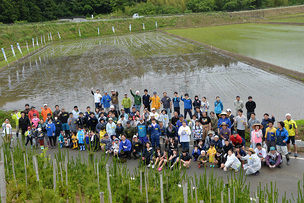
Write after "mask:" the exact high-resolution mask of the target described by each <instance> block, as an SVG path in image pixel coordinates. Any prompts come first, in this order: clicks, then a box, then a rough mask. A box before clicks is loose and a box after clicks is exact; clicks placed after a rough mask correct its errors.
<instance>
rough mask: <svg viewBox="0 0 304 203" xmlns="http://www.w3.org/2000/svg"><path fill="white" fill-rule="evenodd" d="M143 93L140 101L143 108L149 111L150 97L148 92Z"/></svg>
mask: <svg viewBox="0 0 304 203" xmlns="http://www.w3.org/2000/svg"><path fill="white" fill-rule="evenodd" d="M144 93H145V94H144V95H143V96H142V101H143V105H144V108H145V109H148V111H151V107H150V104H151V100H150V95H149V94H148V90H147V89H145V90H144Z"/></svg>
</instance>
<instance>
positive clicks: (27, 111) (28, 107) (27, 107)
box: [23, 104, 30, 117]
mask: <svg viewBox="0 0 304 203" xmlns="http://www.w3.org/2000/svg"><path fill="white" fill-rule="evenodd" d="M23 112H24V115H25V116H26V117H28V113H29V112H30V105H29V104H25V109H24V110H23Z"/></svg>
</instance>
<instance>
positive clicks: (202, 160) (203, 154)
mask: <svg viewBox="0 0 304 203" xmlns="http://www.w3.org/2000/svg"><path fill="white" fill-rule="evenodd" d="M197 163H198V168H201V167H202V164H203V166H206V163H207V156H206V151H205V150H202V151H201V155H199V157H198V158H197Z"/></svg>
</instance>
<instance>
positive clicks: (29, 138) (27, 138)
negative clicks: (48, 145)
mask: <svg viewBox="0 0 304 203" xmlns="http://www.w3.org/2000/svg"><path fill="white" fill-rule="evenodd" d="M29 142H31V146H32V145H33V138H32V137H26V143H25V146H27V144H28V143H29Z"/></svg>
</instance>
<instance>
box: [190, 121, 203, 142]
mask: <svg viewBox="0 0 304 203" xmlns="http://www.w3.org/2000/svg"><path fill="white" fill-rule="evenodd" d="M192 133H193V139H194V144H195V145H197V144H198V142H199V140H201V139H202V135H203V127H202V126H201V124H200V122H199V121H198V120H196V121H195V126H194V127H193V128H192Z"/></svg>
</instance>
